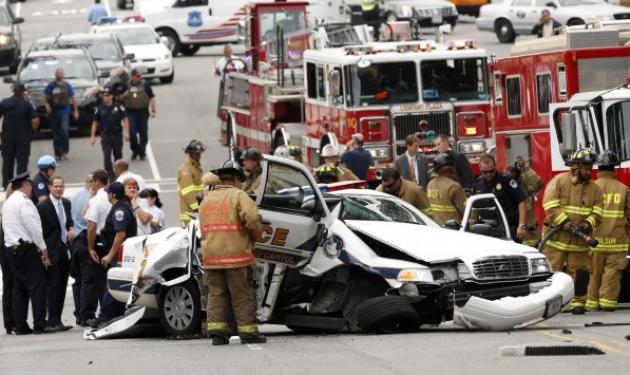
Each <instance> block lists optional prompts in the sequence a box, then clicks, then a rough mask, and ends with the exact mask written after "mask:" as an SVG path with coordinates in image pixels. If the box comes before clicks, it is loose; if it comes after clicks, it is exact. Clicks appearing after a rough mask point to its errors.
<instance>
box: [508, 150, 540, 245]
mask: <svg viewBox="0 0 630 375" xmlns="http://www.w3.org/2000/svg"><path fill="white" fill-rule="evenodd" d="M514 166H515V167H516V168H517V169H518V171H519V178H518V179H517V181H519V183H520V185H521V187H522V188H523V190H524V191H525V194H527V200H526V201H525V202H526V204H527V219H526V223H525V225H527V233H526V234H525V236H524V237H523V244H524V245H528V246H533V247H538V244H539V243H540V229H539V228H538V222H537V221H536V212H535V211H534V204H535V203H536V200H537V194H538V192H539V191H540V189H542V188H543V186H545V183H544V182H543V180H542V179H541V178H540V176H538V173H536V171H534V170H533V169H532V167H531V165H529V163H528V162H526V161H525V159H523V157H522V156H517V157H516V162H515V163H514Z"/></svg>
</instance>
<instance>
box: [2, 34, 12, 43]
mask: <svg viewBox="0 0 630 375" xmlns="http://www.w3.org/2000/svg"><path fill="white" fill-rule="evenodd" d="M11 43H13V37H12V36H11V35H8V34H0V45H7V44H11Z"/></svg>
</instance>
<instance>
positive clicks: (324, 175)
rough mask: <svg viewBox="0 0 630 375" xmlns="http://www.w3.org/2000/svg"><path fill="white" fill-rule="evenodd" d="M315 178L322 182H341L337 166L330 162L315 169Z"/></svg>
mask: <svg viewBox="0 0 630 375" xmlns="http://www.w3.org/2000/svg"><path fill="white" fill-rule="evenodd" d="M315 179H316V180H317V182H320V183H324V184H327V183H332V182H339V177H338V176H337V167H335V166H334V165H330V164H324V165H322V166H321V167H319V168H317V169H316V170H315Z"/></svg>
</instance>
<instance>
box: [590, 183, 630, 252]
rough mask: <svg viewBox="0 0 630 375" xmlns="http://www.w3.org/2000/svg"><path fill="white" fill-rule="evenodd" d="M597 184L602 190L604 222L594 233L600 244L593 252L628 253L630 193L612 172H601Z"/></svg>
mask: <svg viewBox="0 0 630 375" xmlns="http://www.w3.org/2000/svg"><path fill="white" fill-rule="evenodd" d="M595 184H596V185H597V186H599V187H600V188H601V189H602V197H603V199H602V200H603V206H602V208H603V210H602V221H601V223H600V224H599V225H598V226H597V228H595V231H594V232H593V236H594V237H595V238H596V239H597V240H598V241H599V244H598V245H597V247H595V248H592V249H591V250H592V251H615V252H616V251H619V252H626V251H627V250H628V233H627V232H626V212H628V210H630V191H629V190H628V187H626V185H624V184H622V183H621V182H619V181H618V180H617V178H616V177H615V172H611V171H599V173H598V177H597V181H595Z"/></svg>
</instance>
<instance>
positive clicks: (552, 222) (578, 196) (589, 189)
mask: <svg viewBox="0 0 630 375" xmlns="http://www.w3.org/2000/svg"><path fill="white" fill-rule="evenodd" d="M593 164H595V154H594V153H593V151H592V150H591V149H590V148H587V149H581V150H578V151H576V152H575V153H573V155H571V158H570V159H569V160H568V161H567V166H568V167H570V168H571V170H570V171H568V172H564V173H561V174H559V175H556V176H555V177H554V178H552V179H551V181H549V183H548V184H547V188H546V189H545V195H544V197H543V209H544V210H545V226H544V227H543V235H546V233H548V232H549V231H550V230H551V229H552V228H554V227H561V228H563V229H570V228H571V227H578V228H580V230H582V232H585V233H590V232H591V231H592V229H593V228H595V227H596V226H597V225H598V223H599V222H600V221H601V219H602V213H603V209H602V205H603V200H602V190H601V188H600V187H599V186H598V185H596V184H595V183H594V182H593V181H591V173H592V171H593ZM588 251H589V246H588V244H587V243H586V242H584V241H583V240H582V239H581V238H578V237H576V236H573V235H572V234H571V233H569V232H568V231H566V230H560V231H558V232H556V233H554V234H553V235H550V237H549V239H548V240H547V242H546V243H545V246H544V248H543V251H542V252H543V254H545V256H546V257H547V259H549V262H550V263H551V267H552V268H553V270H554V271H555V272H566V273H567V274H569V275H570V276H571V277H572V278H573V280H574V283H575V297H574V298H573V301H572V302H571V304H570V305H569V309H570V310H571V311H572V312H573V314H584V313H585V312H586V308H585V302H586V293H587V290H586V285H588V277H589V275H588V271H589V268H590V262H589V259H588Z"/></svg>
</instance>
